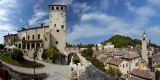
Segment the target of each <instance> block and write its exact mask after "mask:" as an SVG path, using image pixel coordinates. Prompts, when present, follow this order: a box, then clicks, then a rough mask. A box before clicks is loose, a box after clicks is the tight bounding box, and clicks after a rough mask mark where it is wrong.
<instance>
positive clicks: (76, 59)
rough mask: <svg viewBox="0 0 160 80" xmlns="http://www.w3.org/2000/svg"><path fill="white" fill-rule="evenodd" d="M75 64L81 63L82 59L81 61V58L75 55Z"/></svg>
mask: <svg viewBox="0 0 160 80" xmlns="http://www.w3.org/2000/svg"><path fill="white" fill-rule="evenodd" d="M73 62H74V63H75V64H77V63H79V62H80V59H79V57H78V56H77V55H73Z"/></svg>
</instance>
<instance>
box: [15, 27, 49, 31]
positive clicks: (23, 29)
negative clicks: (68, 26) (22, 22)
mask: <svg viewBox="0 0 160 80" xmlns="http://www.w3.org/2000/svg"><path fill="white" fill-rule="evenodd" d="M46 27H49V26H39V27H32V28H22V29H21V30H19V31H17V32H21V31H26V30H32V29H39V28H46Z"/></svg>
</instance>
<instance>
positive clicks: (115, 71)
mask: <svg viewBox="0 0 160 80" xmlns="http://www.w3.org/2000/svg"><path fill="white" fill-rule="evenodd" d="M106 73H107V74H108V75H110V76H111V77H115V78H116V79H119V78H120V77H121V75H122V73H121V72H120V70H119V69H116V68H112V67H109V69H108V70H106Z"/></svg>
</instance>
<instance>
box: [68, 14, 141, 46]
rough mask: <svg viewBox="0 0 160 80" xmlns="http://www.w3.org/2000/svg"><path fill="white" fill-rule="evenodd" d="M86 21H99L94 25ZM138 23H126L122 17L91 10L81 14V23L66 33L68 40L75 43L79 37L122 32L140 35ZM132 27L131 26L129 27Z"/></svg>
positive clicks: (129, 34)
mask: <svg viewBox="0 0 160 80" xmlns="http://www.w3.org/2000/svg"><path fill="white" fill-rule="evenodd" d="M88 21H95V22H99V23H100V24H96V25H94V24H93V23H87V22H88ZM136 26H138V24H136V22H135V23H133V24H130V23H127V22H125V21H123V20H122V19H120V18H118V17H115V16H111V15H108V14H106V13H103V12H91V13H86V14H83V15H82V16H81V23H79V24H76V25H75V26H74V27H73V31H72V32H70V33H68V37H69V39H68V41H69V42H71V43H75V42H76V41H77V40H78V39H81V38H92V37H98V36H105V35H113V34H122V35H128V36H131V35H140V34H141V29H139V28H137V27H136ZM131 27H132V28H131Z"/></svg>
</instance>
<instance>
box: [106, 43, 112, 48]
mask: <svg viewBox="0 0 160 80" xmlns="http://www.w3.org/2000/svg"><path fill="white" fill-rule="evenodd" d="M104 49H114V45H113V44H112V43H107V44H106V45H105V46H104Z"/></svg>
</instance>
